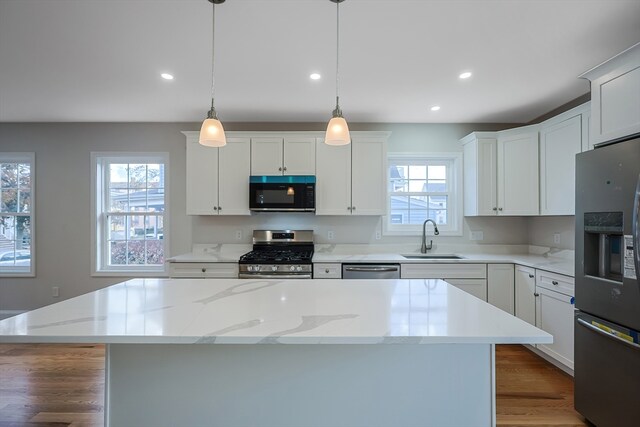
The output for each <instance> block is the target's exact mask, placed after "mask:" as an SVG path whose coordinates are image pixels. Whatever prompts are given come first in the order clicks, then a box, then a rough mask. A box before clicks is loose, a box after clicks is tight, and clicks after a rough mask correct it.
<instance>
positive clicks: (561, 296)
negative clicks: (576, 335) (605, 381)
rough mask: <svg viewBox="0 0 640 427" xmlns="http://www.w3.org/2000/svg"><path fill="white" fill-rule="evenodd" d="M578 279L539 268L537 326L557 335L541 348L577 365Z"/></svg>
mask: <svg viewBox="0 0 640 427" xmlns="http://www.w3.org/2000/svg"><path fill="white" fill-rule="evenodd" d="M573 289H574V279H573V278H572V277H569V276H563V275H560V274H554V273H548V272H546V271H541V270H537V271H536V293H537V294H538V297H537V301H536V326H537V327H538V328H540V329H542V330H543V331H545V332H548V333H550V334H551V335H553V344H538V345H537V348H538V349H539V350H540V351H542V352H544V353H546V354H548V355H549V356H551V357H553V358H554V359H556V360H558V361H560V362H561V363H562V364H564V365H566V366H568V367H569V368H571V369H573V322H574V298H573V296H574V292H573Z"/></svg>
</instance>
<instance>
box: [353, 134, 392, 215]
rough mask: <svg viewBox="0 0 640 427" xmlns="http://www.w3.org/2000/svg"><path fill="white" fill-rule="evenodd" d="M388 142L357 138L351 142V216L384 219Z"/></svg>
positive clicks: (380, 139)
mask: <svg viewBox="0 0 640 427" xmlns="http://www.w3.org/2000/svg"><path fill="white" fill-rule="evenodd" d="M386 160H387V141H386V139H382V138H362V137H354V138H353V139H352V141H351V213H352V215H384V214H385V198H386V197H385V196H386V179H385V178H386V176H387V174H386V170H387V168H386V163H387V162H386Z"/></svg>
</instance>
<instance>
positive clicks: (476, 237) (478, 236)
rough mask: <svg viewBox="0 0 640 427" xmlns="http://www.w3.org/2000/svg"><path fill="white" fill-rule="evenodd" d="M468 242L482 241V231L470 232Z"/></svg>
mask: <svg viewBox="0 0 640 427" xmlns="http://www.w3.org/2000/svg"><path fill="white" fill-rule="evenodd" d="M469 240H484V233H483V232H482V231H472V232H471V234H470V235H469Z"/></svg>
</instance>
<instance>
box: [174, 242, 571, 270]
mask: <svg viewBox="0 0 640 427" xmlns="http://www.w3.org/2000/svg"><path fill="white" fill-rule="evenodd" d="M450 249H451V250H448V251H447V252H446V253H447V254H450V253H454V254H456V255H459V256H462V257H463V259H406V258H404V257H403V256H402V254H404V255H410V254H414V255H419V253H418V252H416V251H415V248H413V247H410V248H408V247H406V246H398V245H349V244H340V245H326V244H318V245H316V250H315V253H314V256H313V262H314V263H332V262H335V263H338V262H339V263H348V262H353V263H374V262H375V263H380V262H382V263H385V262H386V263H403V264H415V263H422V264H424V263H450V264H459V263H511V264H519V265H524V266H527V267H532V268H537V269H540V270H545V271H550V272H552V273H558V274H564V275H567V276H571V277H573V276H574V269H575V266H574V261H573V257H572V256H571V255H572V254H573V252H572V251H569V255H567V254H566V253H560V254H558V255H559V256H554V255H536V254H528V253H501V254H492V253H477V252H476V253H471V252H466V251H464V250H462V251H456V250H455V248H450ZM250 250H251V245H248V244H211V245H206V244H199V245H195V246H194V248H193V252H191V253H188V254H183V255H178V256H175V257H172V258H169V259H168V260H167V261H168V262H238V259H239V258H240V256H241V255H243V254H245V253H247V252H249V251H250ZM439 253H441V252H436V253H435V254H436V255H437V254H439ZM442 253H445V252H442Z"/></svg>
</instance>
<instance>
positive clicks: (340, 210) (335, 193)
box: [316, 132, 389, 215]
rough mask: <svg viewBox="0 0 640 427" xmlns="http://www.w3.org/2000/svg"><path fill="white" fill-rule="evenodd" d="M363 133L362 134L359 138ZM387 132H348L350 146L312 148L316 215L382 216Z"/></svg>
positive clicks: (319, 141) (319, 139)
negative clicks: (350, 135)
mask: <svg viewBox="0 0 640 427" xmlns="http://www.w3.org/2000/svg"><path fill="white" fill-rule="evenodd" d="M363 134H366V135H363ZM388 137H389V134H388V133H387V132H363V133H362V134H361V135H358V134H357V133H355V132H352V140H351V144H349V145H343V146H329V145H326V144H324V143H323V142H322V139H321V138H318V144H317V145H316V215H384V214H385V196H386V159H387V139H388Z"/></svg>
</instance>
